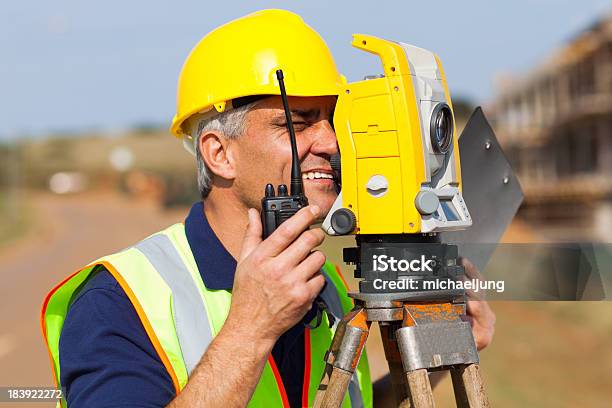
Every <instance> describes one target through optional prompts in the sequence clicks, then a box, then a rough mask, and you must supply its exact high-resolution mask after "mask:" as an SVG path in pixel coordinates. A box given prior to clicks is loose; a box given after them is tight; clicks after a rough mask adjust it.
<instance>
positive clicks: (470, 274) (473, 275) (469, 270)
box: [459, 258, 486, 300]
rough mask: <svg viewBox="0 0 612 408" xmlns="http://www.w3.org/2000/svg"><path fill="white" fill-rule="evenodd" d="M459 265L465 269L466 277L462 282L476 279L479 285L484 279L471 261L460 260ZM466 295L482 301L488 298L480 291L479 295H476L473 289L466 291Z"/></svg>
mask: <svg viewBox="0 0 612 408" xmlns="http://www.w3.org/2000/svg"><path fill="white" fill-rule="evenodd" d="M459 264H460V265H462V266H463V267H464V268H465V275H464V276H462V280H464V281H466V280H468V279H469V280H472V279H476V281H477V282H476V283H477V284H478V283H479V282H480V281H481V280H483V279H484V278H483V276H482V274H481V273H480V271H479V270H478V268H477V267H476V265H474V264H473V263H472V262H471V261H470V260H469V259H467V258H460V259H459ZM466 294H467V295H468V297H469V298H471V299H477V300H481V299H485V298H486V294H485V292H484V291H480V292H479V293H476V292H474V291H473V290H472V289H466Z"/></svg>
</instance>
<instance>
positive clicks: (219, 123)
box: [188, 102, 257, 198]
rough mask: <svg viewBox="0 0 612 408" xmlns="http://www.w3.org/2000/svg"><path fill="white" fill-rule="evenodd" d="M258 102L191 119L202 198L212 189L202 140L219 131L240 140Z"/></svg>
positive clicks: (230, 137) (190, 124)
mask: <svg viewBox="0 0 612 408" xmlns="http://www.w3.org/2000/svg"><path fill="white" fill-rule="evenodd" d="M256 104H257V102H252V103H249V104H247V105H244V106H240V107H238V108H235V109H229V110H226V111H224V112H221V113H216V111H215V110H214V109H213V110H212V114H211V112H206V113H202V114H198V115H195V116H192V117H191V118H189V123H188V126H189V129H190V132H189V134H190V135H191V138H192V140H193V143H194V145H195V148H194V153H195V156H196V163H197V165H198V189H199V190H200V195H201V196H202V198H206V197H207V196H208V194H209V193H210V190H211V188H212V173H211V171H210V169H209V168H208V165H207V164H206V162H205V161H204V159H203V158H202V154H201V152H200V138H201V137H202V135H204V134H206V133H207V132H210V131H217V132H220V133H222V134H223V136H224V137H226V138H227V139H229V140H235V139H238V138H239V137H240V136H242V135H243V134H244V132H245V130H246V115H247V113H249V112H250V111H251V110H253V109H254V108H255V105H256Z"/></svg>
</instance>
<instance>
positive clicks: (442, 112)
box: [430, 103, 454, 154]
mask: <svg viewBox="0 0 612 408" xmlns="http://www.w3.org/2000/svg"><path fill="white" fill-rule="evenodd" d="M453 128H454V126H453V112H452V111H451V109H450V107H449V106H448V105H447V104H445V103H439V104H437V105H436V107H435V108H434V110H433V112H432V114H431V124H430V134H431V145H432V146H433V149H434V151H435V152H436V153H442V154H445V153H447V152H448V149H449V148H450V146H451V142H452V141H453Z"/></svg>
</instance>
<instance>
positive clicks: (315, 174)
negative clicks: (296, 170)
mask: <svg viewBox="0 0 612 408" xmlns="http://www.w3.org/2000/svg"><path fill="white" fill-rule="evenodd" d="M302 179H303V180H325V179H327V180H333V179H334V174H333V173H332V172H331V171H305V172H303V173H302Z"/></svg>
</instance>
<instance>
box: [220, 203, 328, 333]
mask: <svg viewBox="0 0 612 408" xmlns="http://www.w3.org/2000/svg"><path fill="white" fill-rule="evenodd" d="M319 212H320V210H319V207H317V206H308V207H305V208H302V209H301V210H300V211H298V212H297V213H296V214H295V215H294V216H293V217H291V218H289V219H288V220H287V221H285V222H284V223H282V224H281V225H280V226H279V227H278V229H277V230H276V231H274V232H273V233H272V235H270V236H269V237H268V238H267V239H266V240H265V241H262V240H261V234H262V227H261V221H260V219H259V213H258V212H257V211H256V210H253V209H250V210H249V225H248V227H247V231H246V235H245V237H244V241H243V244H242V251H241V255H240V260H239V262H238V266H237V268H236V276H235V278H234V290H233V295H232V305H231V308H230V312H229V316H228V322H230V323H231V322H241V323H244V322H249V327H250V328H251V329H252V330H256V331H257V332H258V333H259V334H260V335H261V337H262V339H263V340H268V341H274V342H275V341H276V339H277V338H278V337H279V336H280V335H281V334H283V333H284V332H285V331H286V330H288V329H289V328H291V327H292V326H294V325H295V324H296V323H297V322H299V321H300V320H301V319H302V318H303V317H304V315H305V314H306V312H308V310H309V309H310V308H311V307H312V302H313V301H314V299H315V298H316V297H317V295H318V294H319V292H320V291H321V289H322V288H323V286H324V285H325V278H324V277H323V275H321V273H320V272H319V271H320V269H321V267H322V266H323V264H324V263H325V255H323V253H322V252H320V251H314V252H313V249H314V248H316V247H317V246H319V245H320V244H321V243H322V242H323V239H324V238H325V235H324V233H323V231H322V230H321V229H319V228H317V229H312V230H310V229H308V227H310V225H312V224H313V223H315V222H316V220H317V218H318V216H319Z"/></svg>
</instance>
